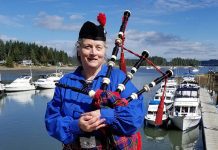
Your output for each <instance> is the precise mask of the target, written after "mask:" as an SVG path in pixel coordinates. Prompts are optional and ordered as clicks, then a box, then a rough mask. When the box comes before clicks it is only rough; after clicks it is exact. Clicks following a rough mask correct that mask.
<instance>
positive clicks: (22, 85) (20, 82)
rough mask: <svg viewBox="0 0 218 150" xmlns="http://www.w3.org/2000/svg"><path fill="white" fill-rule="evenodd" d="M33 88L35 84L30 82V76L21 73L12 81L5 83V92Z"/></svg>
mask: <svg viewBox="0 0 218 150" xmlns="http://www.w3.org/2000/svg"><path fill="white" fill-rule="evenodd" d="M28 90H35V86H34V84H33V82H32V76H30V75H22V76H20V77H19V78H17V79H15V80H14V81H13V82H12V83H10V84H6V85H5V91H6V92H18V91H28Z"/></svg>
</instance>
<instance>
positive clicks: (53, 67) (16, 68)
mask: <svg viewBox="0 0 218 150" xmlns="http://www.w3.org/2000/svg"><path fill="white" fill-rule="evenodd" d="M76 67H77V66H72V67H69V66H67V67H56V66H50V67H46V66H32V67H29V66H18V67H14V68H9V67H5V66H0V70H29V69H32V70H56V69H57V70H74V69H75V68H76Z"/></svg>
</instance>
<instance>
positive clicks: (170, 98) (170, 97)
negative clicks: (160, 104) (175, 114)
mask: <svg viewBox="0 0 218 150" xmlns="http://www.w3.org/2000/svg"><path fill="white" fill-rule="evenodd" d="M162 95H163V92H159V93H156V94H155V96H154V100H157V101H160V100H161V97H162ZM173 102H174V93H173V92H165V95H164V104H165V105H166V109H167V110H169V109H171V107H172V106H173Z"/></svg>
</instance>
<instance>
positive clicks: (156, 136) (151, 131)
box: [144, 127, 167, 141]
mask: <svg viewBox="0 0 218 150" xmlns="http://www.w3.org/2000/svg"><path fill="white" fill-rule="evenodd" d="M144 134H145V137H146V138H147V139H150V140H154V141H161V140H164V138H165V137H166V135H167V131H166V130H164V129H162V128H155V127H144Z"/></svg>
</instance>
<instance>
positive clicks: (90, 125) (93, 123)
mask: <svg viewBox="0 0 218 150" xmlns="http://www.w3.org/2000/svg"><path fill="white" fill-rule="evenodd" d="M100 117H101V113H100V110H99V109H98V110H95V111H91V112H87V113H84V114H82V115H81V117H80V119H79V127H80V129H82V130H83V131H85V132H92V131H94V130H98V129H100V128H102V127H105V126H106V124H105V123H104V122H105V119H100Z"/></svg>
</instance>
